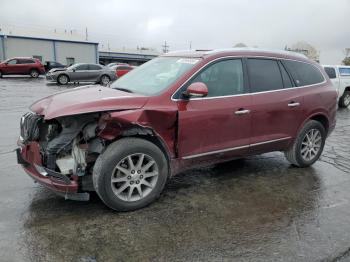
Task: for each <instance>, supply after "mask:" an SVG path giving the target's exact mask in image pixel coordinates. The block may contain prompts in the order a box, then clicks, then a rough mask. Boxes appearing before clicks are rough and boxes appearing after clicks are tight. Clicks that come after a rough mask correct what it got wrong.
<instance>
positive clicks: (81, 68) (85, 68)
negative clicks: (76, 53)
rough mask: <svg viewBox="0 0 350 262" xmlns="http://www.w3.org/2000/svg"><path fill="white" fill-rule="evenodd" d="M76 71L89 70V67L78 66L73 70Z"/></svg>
mask: <svg viewBox="0 0 350 262" xmlns="http://www.w3.org/2000/svg"><path fill="white" fill-rule="evenodd" d="M75 70H76V71H82V70H89V66H88V65H78V66H77V67H76V68H75Z"/></svg>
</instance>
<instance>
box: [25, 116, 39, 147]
mask: <svg viewBox="0 0 350 262" xmlns="http://www.w3.org/2000/svg"><path fill="white" fill-rule="evenodd" d="M41 120H42V117H41V116H39V115H37V114H34V113H31V112H28V113H26V114H24V115H23V116H22V118H21V122H20V127H21V139H22V141H23V142H24V143H25V142H28V141H34V140H38V138H39V127H38V124H39V122H40V121H41Z"/></svg>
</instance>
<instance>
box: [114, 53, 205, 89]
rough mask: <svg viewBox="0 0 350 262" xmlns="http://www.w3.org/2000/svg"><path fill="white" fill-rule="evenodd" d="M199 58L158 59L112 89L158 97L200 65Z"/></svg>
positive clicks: (124, 78) (118, 81)
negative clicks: (186, 73)
mask: <svg viewBox="0 0 350 262" xmlns="http://www.w3.org/2000/svg"><path fill="white" fill-rule="evenodd" d="M198 61H199V59H198V58H180V57H158V58H155V59H153V60H151V61H149V62H147V63H145V64H143V65H142V66H140V67H138V68H135V69H134V70H132V71H130V72H129V73H128V74H126V75H124V76H123V77H121V78H119V79H118V80H117V81H115V82H114V83H113V84H112V85H111V87H112V88H115V89H124V90H128V91H129V92H133V93H139V94H143V95H156V94H159V93H160V92H162V91H163V90H165V89H166V88H167V87H169V85H171V84H172V83H174V82H175V81H176V80H177V79H178V78H179V77H180V76H182V75H183V74H184V73H185V72H187V71H188V70H190V69H191V68H193V66H194V65H195V64H196V63H198Z"/></svg>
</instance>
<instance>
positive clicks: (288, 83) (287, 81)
mask: <svg viewBox="0 0 350 262" xmlns="http://www.w3.org/2000/svg"><path fill="white" fill-rule="evenodd" d="M278 64H279V66H280V70H281V74H282V80H283V86H284V88H291V87H293V86H294V85H293V83H292V80H291V79H290V77H289V75H288V73H287V71H286V69H285V68H284V66H283V65H282V64H281V62H279V63H278Z"/></svg>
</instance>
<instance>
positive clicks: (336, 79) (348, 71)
mask: <svg viewBox="0 0 350 262" xmlns="http://www.w3.org/2000/svg"><path fill="white" fill-rule="evenodd" d="M323 67H324V70H325V71H326V73H327V75H328V76H329V78H330V79H331V81H332V83H333V85H334V86H335V88H336V89H337V91H338V98H339V107H348V106H349V105H350V66H342V65H323Z"/></svg>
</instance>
